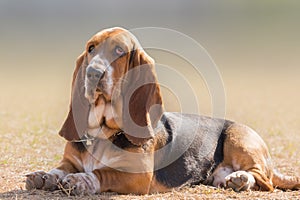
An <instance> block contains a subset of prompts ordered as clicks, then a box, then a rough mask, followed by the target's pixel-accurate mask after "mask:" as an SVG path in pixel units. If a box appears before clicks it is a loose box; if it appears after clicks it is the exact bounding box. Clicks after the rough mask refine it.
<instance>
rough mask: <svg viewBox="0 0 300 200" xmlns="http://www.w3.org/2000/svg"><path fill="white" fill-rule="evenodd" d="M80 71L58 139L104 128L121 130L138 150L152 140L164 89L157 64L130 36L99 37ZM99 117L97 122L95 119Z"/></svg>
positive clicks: (114, 32)
mask: <svg viewBox="0 0 300 200" xmlns="http://www.w3.org/2000/svg"><path fill="white" fill-rule="evenodd" d="M76 65H77V66H76V68H75V71H74V74H73V84H72V99H71V106H70V112H69V115H68V117H67V119H66V121H65V123H64V125H63V127H62V129H61V131H60V135H62V136H63V137H65V138H66V139H67V140H72V139H78V138H81V137H82V135H83V134H82V132H84V131H86V130H87V129H91V128H95V127H98V128H99V127H100V128H101V126H102V127H104V125H105V127H108V128H109V129H115V130H116V129H117V130H123V131H124V132H125V135H126V136H127V138H128V139H129V140H130V141H131V142H132V143H134V144H137V145H141V144H143V143H144V142H145V141H147V140H149V138H152V137H153V134H154V133H153V129H152V127H153V126H156V123H157V122H158V120H159V119H160V116H161V114H162V111H163V106H162V98H161V94H160V88H159V85H158V83H157V78H156V74H155V69H154V61H153V59H152V58H151V57H150V56H148V55H147V54H146V52H145V51H144V50H143V49H142V48H141V46H140V44H139V42H138V41H137V39H136V38H135V37H134V36H133V35H132V34H131V33H130V32H128V31H127V30H125V29H122V28H112V29H105V30H103V31H101V32H99V33H97V34H96V35H94V36H93V37H92V38H91V39H90V40H89V41H88V42H87V45H86V50H85V52H83V54H82V55H81V56H79V58H78V59H77V62H76ZM99 105H102V107H100V106H99ZM92 112H93V113H92ZM91 113H92V114H91ZM94 113H96V114H94ZM95 115H96V118H97V119H98V120H93V119H92V118H93V117H94V116H95ZM91 116H92V117H91ZM91 119H92V120H91Z"/></svg>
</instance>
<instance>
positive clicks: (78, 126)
mask: <svg viewBox="0 0 300 200" xmlns="http://www.w3.org/2000/svg"><path fill="white" fill-rule="evenodd" d="M85 62H86V61H85V53H82V54H81V55H80V56H79V57H78V58H77V61H76V67H75V70H74V72H73V80H72V92H71V102H70V108H69V113H68V116H67V118H66V120H65V122H64V123H63V125H62V128H61V130H60V131H59V135H61V136H62V137H64V138H65V139H66V140H68V141H72V140H78V139H80V138H81V137H82V136H83V135H84V132H85V130H86V129H87V126H88V113H89V103H88V100H87V99H86V98H85V97H84V76H85V67H84V65H86V63H85Z"/></svg>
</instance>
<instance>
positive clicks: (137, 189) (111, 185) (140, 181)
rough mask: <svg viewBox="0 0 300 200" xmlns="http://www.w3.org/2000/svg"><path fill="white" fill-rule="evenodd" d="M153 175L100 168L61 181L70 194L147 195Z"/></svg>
mask: <svg viewBox="0 0 300 200" xmlns="http://www.w3.org/2000/svg"><path fill="white" fill-rule="evenodd" d="M152 176H153V173H128V172H122V171H118V170H116V169H112V168H108V167H106V168H102V169H97V170H94V171H93V172H89V173H77V174H69V175H67V176H66V177H65V178H64V179H63V180H62V185H63V187H64V188H65V189H66V190H67V191H70V194H73V195H81V194H95V193H101V192H108V191H111V192H117V193H120V194H129V193H132V194H148V193H149V189H150V183H151V180H152Z"/></svg>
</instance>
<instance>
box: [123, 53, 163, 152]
mask: <svg viewBox="0 0 300 200" xmlns="http://www.w3.org/2000/svg"><path fill="white" fill-rule="evenodd" d="M130 60H131V63H130V66H129V70H128V73H127V74H126V75H125V78H124V80H125V81H124V84H123V86H122V97H123V114H122V115H123V116H122V119H123V130H124V132H125V135H126V137H127V139H128V140H129V141H131V142H132V143H133V144H135V145H139V146H140V145H143V144H144V143H145V142H147V141H148V140H149V139H150V138H152V137H153V136H154V132H153V128H155V127H156V125H157V122H158V120H160V118H161V115H162V113H163V105H162V97H161V93H160V87H159V85H158V82H157V78H156V73H155V68H154V61H153V59H152V58H151V57H150V56H148V55H147V54H146V53H145V51H144V50H143V49H135V50H134V51H133V52H131V59H130Z"/></svg>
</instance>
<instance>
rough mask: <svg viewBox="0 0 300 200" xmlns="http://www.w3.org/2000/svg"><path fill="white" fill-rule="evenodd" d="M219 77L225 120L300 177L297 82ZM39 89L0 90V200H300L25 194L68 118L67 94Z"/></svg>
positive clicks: (199, 190) (291, 195)
mask: <svg viewBox="0 0 300 200" xmlns="http://www.w3.org/2000/svg"><path fill="white" fill-rule="evenodd" d="M223 74H224V82H225V88H226V92H227V107H226V110H227V114H226V117H227V118H229V119H233V120H236V121H238V122H241V123H244V124H248V125H249V126H251V127H252V128H254V129H255V130H257V131H258V132H259V133H260V135H261V136H262V137H263V139H264V140H265V141H266V143H267V145H268V147H269V149H270V153H271V155H272V157H273V161H274V163H275V165H276V166H277V168H278V170H279V171H281V172H282V173H284V174H289V175H291V174H295V175H298V176H300V160H299V156H300V145H299V143H300V132H299V130H300V118H299V114H300V108H299V106H298V102H300V94H297V91H299V85H300V84H299V83H300V81H298V80H297V77H294V78H293V77H289V75H290V74H286V77H284V74H283V75H282V74H277V75H276V74H275V75H272V76H270V77H267V78H265V77H263V76H259V77H256V75H257V74H256V73H252V74H251V73H250V74H244V73H238V72H227V71H224V73H223ZM291 74H293V73H291ZM254 80H255V81H254ZM53 82H54V81H53ZM66 84H68V82H66ZM35 85H36V84H35ZM23 86H24V85H23ZM40 87H43V88H40ZM40 87H39V86H33V85H30V84H28V85H26V87H22V88H20V86H19V85H18V86H15V87H13V86H3V88H1V89H2V91H4V92H2V93H1V95H3V96H1V98H0V101H1V102H0V119H1V120H0V135H1V137H0V144H1V145H0V199H299V198H300V192H299V191H286V192H282V191H280V190H276V191H275V192H273V193H267V192H241V193H235V192H233V191H231V190H223V189H216V188H212V187H207V186H202V185H201V186H196V187H193V188H182V189H178V190H173V191H172V192H168V193H164V194H155V195H146V196H135V195H117V194H114V193H109V194H103V195H95V196H87V197H76V198H75V197H68V196H67V195H65V194H63V193H62V192H60V191H57V192H53V193H51V192H43V191H26V190H25V188H24V179H25V177H24V174H26V173H29V172H32V171H36V170H49V169H51V168H52V167H53V166H55V165H56V163H57V162H59V160H60V159H61V156H62V152H63V147H64V140H63V139H62V138H60V137H59V136H58V135H57V131H58V129H59V128H60V125H61V123H62V121H63V119H64V117H65V115H66V112H67V106H68V96H66V95H65V93H67V94H69V89H68V88H67V87H66V86H59V85H55V84H54V85H53V84H49V85H47V87H46V90H45V85H43V84H41V85H40ZM62 94H64V95H62Z"/></svg>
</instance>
